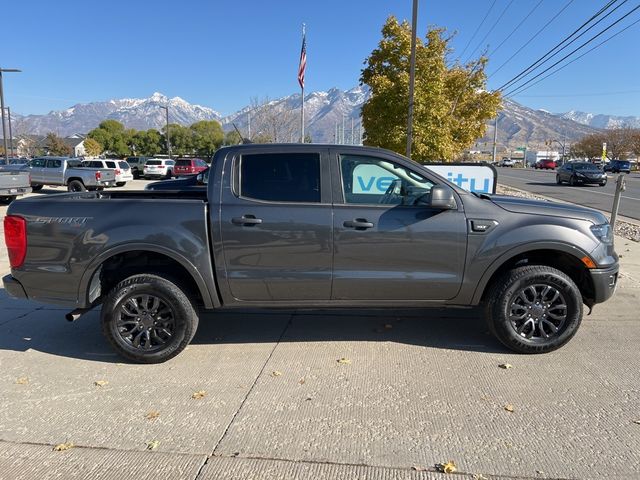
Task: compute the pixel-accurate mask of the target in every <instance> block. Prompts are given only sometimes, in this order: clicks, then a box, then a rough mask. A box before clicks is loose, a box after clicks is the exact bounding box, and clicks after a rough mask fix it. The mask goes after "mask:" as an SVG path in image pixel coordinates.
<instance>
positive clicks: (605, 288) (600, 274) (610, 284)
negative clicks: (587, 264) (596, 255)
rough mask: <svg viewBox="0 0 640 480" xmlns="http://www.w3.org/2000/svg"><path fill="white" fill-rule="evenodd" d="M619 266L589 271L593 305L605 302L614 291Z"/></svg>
mask: <svg viewBox="0 0 640 480" xmlns="http://www.w3.org/2000/svg"><path fill="white" fill-rule="evenodd" d="M618 270H619V266H618V264H617V263H616V264H615V265H613V266H612V267H609V268H596V269H593V270H589V273H590V274H591V280H593V293H594V299H593V300H594V303H602V302H606V301H607V300H608V299H609V298H611V296H612V295H613V293H614V292H615V291H616V286H617V284H618Z"/></svg>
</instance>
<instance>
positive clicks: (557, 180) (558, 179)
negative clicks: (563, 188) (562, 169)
mask: <svg viewBox="0 0 640 480" xmlns="http://www.w3.org/2000/svg"><path fill="white" fill-rule="evenodd" d="M556 183H557V184H558V185H562V180H560V175H556Z"/></svg>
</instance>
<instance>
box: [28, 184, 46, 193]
mask: <svg viewBox="0 0 640 480" xmlns="http://www.w3.org/2000/svg"><path fill="white" fill-rule="evenodd" d="M43 188H44V185H32V186H31V191H33V192H39V191H40V190H42V189H43Z"/></svg>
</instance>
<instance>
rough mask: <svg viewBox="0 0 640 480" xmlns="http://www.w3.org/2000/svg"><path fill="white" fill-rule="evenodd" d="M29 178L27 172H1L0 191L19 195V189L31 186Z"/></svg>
mask: <svg viewBox="0 0 640 480" xmlns="http://www.w3.org/2000/svg"><path fill="white" fill-rule="evenodd" d="M30 178H31V177H30V175H29V173H28V172H6V171H2V172H0V191H1V192H3V193H20V191H19V190H20V189H25V188H28V187H30V186H31V185H30ZM13 190H15V192H14V191H13Z"/></svg>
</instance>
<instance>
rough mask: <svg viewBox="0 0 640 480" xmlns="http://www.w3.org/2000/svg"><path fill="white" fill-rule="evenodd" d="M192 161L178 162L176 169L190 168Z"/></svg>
mask: <svg viewBox="0 0 640 480" xmlns="http://www.w3.org/2000/svg"><path fill="white" fill-rule="evenodd" d="M190 166H191V160H178V161H177V162H176V167H190Z"/></svg>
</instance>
